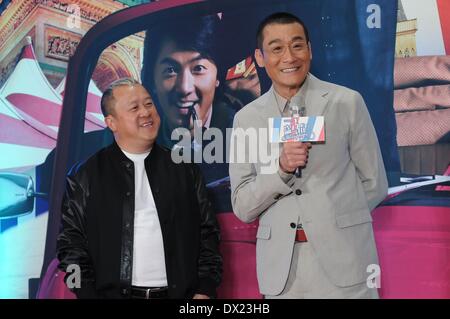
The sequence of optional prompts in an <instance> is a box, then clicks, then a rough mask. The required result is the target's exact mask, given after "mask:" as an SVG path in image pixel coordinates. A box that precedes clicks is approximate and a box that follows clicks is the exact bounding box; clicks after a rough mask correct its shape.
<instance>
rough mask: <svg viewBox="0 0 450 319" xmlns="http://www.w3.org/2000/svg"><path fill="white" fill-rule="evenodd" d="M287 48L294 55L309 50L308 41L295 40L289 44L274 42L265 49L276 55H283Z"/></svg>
mask: <svg viewBox="0 0 450 319" xmlns="http://www.w3.org/2000/svg"><path fill="white" fill-rule="evenodd" d="M287 48H289V51H290V53H291V54H292V55H300V54H303V53H305V52H306V51H307V50H308V43H307V42H306V41H295V42H292V43H290V44H287V45H286V44H285V45H281V44H274V45H273V46H270V47H269V48H268V49H265V50H264V51H265V52H268V53H269V54H271V55H274V56H283V55H284V54H285V53H286V50H287Z"/></svg>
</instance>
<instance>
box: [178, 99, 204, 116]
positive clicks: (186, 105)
mask: <svg viewBox="0 0 450 319" xmlns="http://www.w3.org/2000/svg"><path fill="white" fill-rule="evenodd" d="M197 103H198V101H188V102H183V101H178V102H175V103H174V104H175V106H176V107H177V108H178V112H179V113H180V114H183V115H187V114H188V113H189V111H191V110H193V109H194V107H195V105H197Z"/></svg>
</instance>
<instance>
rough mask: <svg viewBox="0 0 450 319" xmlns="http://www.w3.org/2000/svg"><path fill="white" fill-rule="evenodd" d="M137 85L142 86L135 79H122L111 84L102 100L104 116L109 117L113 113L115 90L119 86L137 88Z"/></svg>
mask: <svg viewBox="0 0 450 319" xmlns="http://www.w3.org/2000/svg"><path fill="white" fill-rule="evenodd" d="M135 85H141V83H139V81H137V80H135V79H133V78H121V79H118V80H116V81H114V82H113V83H111V84H110V85H109V86H108V88H107V89H106V90H105V92H103V95H102V100H101V102H100V106H101V108H102V113H103V116H104V117H107V116H108V115H110V114H112V112H113V103H114V95H113V91H114V89H115V88H117V87H119V86H135Z"/></svg>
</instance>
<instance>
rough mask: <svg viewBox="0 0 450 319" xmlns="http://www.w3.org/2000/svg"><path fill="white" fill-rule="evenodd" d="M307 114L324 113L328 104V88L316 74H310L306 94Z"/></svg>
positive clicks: (316, 114) (317, 114)
mask: <svg viewBox="0 0 450 319" xmlns="http://www.w3.org/2000/svg"><path fill="white" fill-rule="evenodd" d="M305 104H306V115H307V116H319V115H324V114H325V111H326V107H327V105H328V90H327V88H326V87H325V86H324V85H323V84H322V83H321V81H320V80H319V79H317V78H316V77H315V76H314V75H312V74H309V83H308V92H307V94H306V103H305Z"/></svg>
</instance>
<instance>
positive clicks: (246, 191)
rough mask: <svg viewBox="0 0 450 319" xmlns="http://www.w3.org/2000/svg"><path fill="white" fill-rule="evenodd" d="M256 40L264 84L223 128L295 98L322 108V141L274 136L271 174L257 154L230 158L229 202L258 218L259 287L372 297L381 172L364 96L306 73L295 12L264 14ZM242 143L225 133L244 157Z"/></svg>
mask: <svg viewBox="0 0 450 319" xmlns="http://www.w3.org/2000/svg"><path fill="white" fill-rule="evenodd" d="M257 40H258V48H257V49H256V50H255V58H256V62H257V63H258V65H259V66H260V67H264V68H265V69H266V72H267V74H268V76H269V77H270V78H271V80H272V83H273V86H272V88H271V89H270V90H269V91H268V92H267V93H265V94H264V95H262V96H261V97H259V98H258V99H256V100H255V101H253V102H252V103H250V104H248V105H247V106H245V107H244V108H243V109H242V110H240V111H239V112H238V113H237V114H236V116H235V118H234V124H233V128H234V129H235V130H236V129H237V128H241V129H243V130H248V129H252V128H257V129H261V128H266V129H267V128H268V125H269V124H268V118H271V117H280V116H290V109H291V107H290V105H292V104H294V103H295V104H297V103H298V102H299V101H300V100H303V101H305V106H306V114H307V115H308V116H318V115H322V116H324V118H325V128H326V133H325V136H326V141H325V143H317V144H315V145H311V144H310V143H301V142H288V143H284V144H282V145H280V146H279V148H280V151H279V153H278V154H279V158H278V159H277V168H278V172H276V171H275V172H274V173H273V174H267V173H264V171H262V170H261V168H262V166H263V162H262V161H260V160H257V161H256V162H252V163H248V162H247V163H242V162H241V163H236V162H235V163H233V160H231V163H230V178H231V189H232V204H233V210H234V212H235V214H236V215H237V216H238V217H239V218H240V219H241V220H242V221H244V222H251V221H253V220H255V219H256V218H259V228H258V232H257V248H256V249H257V250H256V253H257V275H258V282H259V288H260V291H261V293H262V294H264V295H265V296H266V298H378V293H377V289H376V287H377V283H379V281H378V280H377V281H376V283H374V282H373V281H371V280H370V279H371V278H375V277H376V276H373V275H374V274H372V271H374V270H375V275H378V270H379V267H378V256H377V251H376V246H375V241H374V235H373V229H372V218H371V213H370V212H371V210H372V209H374V208H375V207H376V206H377V205H378V204H379V203H380V201H382V200H383V199H384V197H385V196H386V194H387V179H386V173H385V170H384V165H383V161H382V158H381V153H380V148H379V145H378V140H377V137H376V134H375V130H374V127H373V124H372V122H371V120H370V116H369V113H368V111H367V108H366V105H365V103H364V100H363V98H362V97H361V95H360V94H359V93H358V92H356V91H353V90H350V89H348V88H345V87H342V86H339V85H335V84H332V83H328V82H324V81H321V80H319V79H317V78H316V77H314V76H313V75H312V74H310V73H309V69H310V63H311V58H312V52H311V44H310V42H309V38H308V31H307V29H306V27H305V25H304V24H303V22H302V21H301V20H299V19H298V18H297V17H296V16H293V15H291V14H289V13H276V14H273V15H271V16H269V17H267V18H266V19H265V20H264V21H263V22H262V23H261V24H260V26H259V29H258V34H257ZM245 143H246V141H242V140H240V141H237V140H234V139H232V141H231V149H232V150H233V148H235V147H236V146H239V145H240V146H242V145H244V146H243V149H244V150H245V153H246V154H245V155H246V158H249V157H248V155H249V148H250V145H249V143H247V144H245ZM267 145H269V142H268V141H267ZM299 170H300V174H298V173H296V172H298V171H299ZM377 279H379V277H378V278H377Z"/></svg>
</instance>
